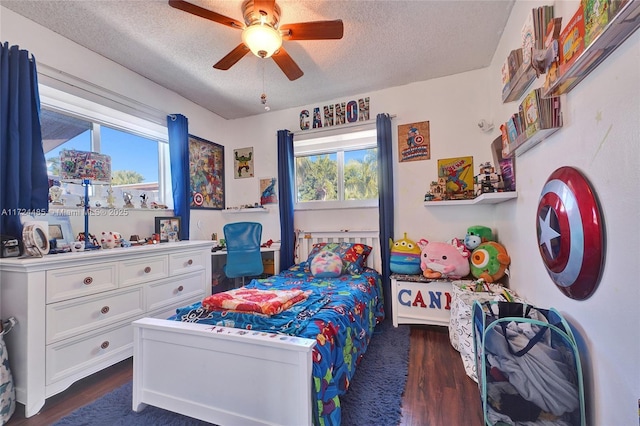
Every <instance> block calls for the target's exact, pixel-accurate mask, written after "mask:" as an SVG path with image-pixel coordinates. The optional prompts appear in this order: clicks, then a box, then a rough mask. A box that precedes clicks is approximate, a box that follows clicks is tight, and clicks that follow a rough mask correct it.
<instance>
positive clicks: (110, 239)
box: [100, 231, 122, 249]
mask: <svg viewBox="0 0 640 426" xmlns="http://www.w3.org/2000/svg"><path fill="white" fill-rule="evenodd" d="M121 240H122V235H120V233H119V232H111V231H110V232H103V233H102V239H101V240H100V245H101V246H102V248H105V249H111V248H116V247H120V241H121Z"/></svg>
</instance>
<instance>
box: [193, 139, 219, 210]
mask: <svg viewBox="0 0 640 426" xmlns="http://www.w3.org/2000/svg"><path fill="white" fill-rule="evenodd" d="M189 188H190V197H189V207H191V208H192V209H215V210H224V206H225V200H224V146H222V145H218V144H217V143H213V142H209V141H208V140H205V139H202V138H199V137H196V136H193V135H189Z"/></svg>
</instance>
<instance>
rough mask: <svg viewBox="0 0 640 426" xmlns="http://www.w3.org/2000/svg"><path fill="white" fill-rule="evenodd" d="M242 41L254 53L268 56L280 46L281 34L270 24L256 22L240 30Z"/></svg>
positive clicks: (264, 56)
mask: <svg viewBox="0 0 640 426" xmlns="http://www.w3.org/2000/svg"><path fill="white" fill-rule="evenodd" d="M242 42H243V43H244V44H245V45H246V46H247V47H248V48H249V49H250V50H251V52H253V54H254V55H256V56H258V57H260V58H268V57H270V56H271V55H273V54H274V53H275V52H276V51H277V50H278V49H280V46H282V36H281V35H280V32H279V31H278V30H276V29H275V28H273V27H272V26H270V25H266V24H265V25H263V24H260V23H256V24H253V25H249V26H248V27H246V28H245V29H244V31H242Z"/></svg>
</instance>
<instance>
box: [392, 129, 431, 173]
mask: <svg viewBox="0 0 640 426" xmlns="http://www.w3.org/2000/svg"><path fill="white" fill-rule="evenodd" d="M430 158H431V138H430V136H429V122H428V121H422V122H420V123H411V124H401V125H399V126H398V159H399V160H400V162H401V163H402V162H404V161H419V160H429V159H430Z"/></svg>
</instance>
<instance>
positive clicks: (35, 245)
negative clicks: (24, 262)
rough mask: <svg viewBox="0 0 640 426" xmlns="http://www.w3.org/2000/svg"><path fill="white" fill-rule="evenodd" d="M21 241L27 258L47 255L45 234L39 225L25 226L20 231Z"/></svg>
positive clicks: (47, 241)
mask: <svg viewBox="0 0 640 426" xmlns="http://www.w3.org/2000/svg"><path fill="white" fill-rule="evenodd" d="M22 240H23V244H24V251H25V253H26V254H28V255H29V256H36V257H42V256H44V255H45V254H47V253H49V240H48V239H47V234H46V233H45V231H44V228H43V227H42V226H41V225H39V224H35V223H29V224H25V225H24V228H23V230H22Z"/></svg>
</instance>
